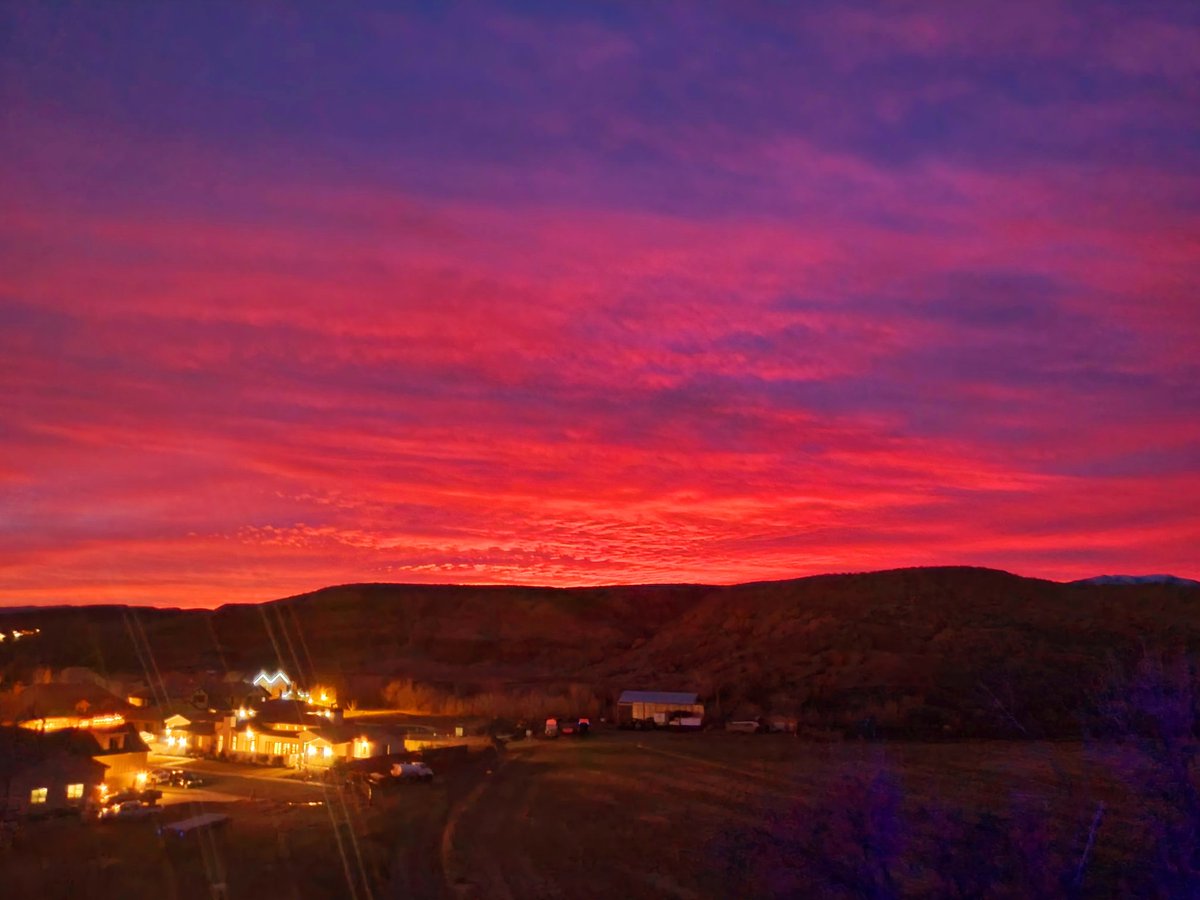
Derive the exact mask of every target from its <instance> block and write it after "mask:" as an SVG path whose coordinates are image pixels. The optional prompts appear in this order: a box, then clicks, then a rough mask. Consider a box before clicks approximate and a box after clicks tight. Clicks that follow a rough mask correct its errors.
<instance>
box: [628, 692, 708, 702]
mask: <svg viewBox="0 0 1200 900" xmlns="http://www.w3.org/2000/svg"><path fill="white" fill-rule="evenodd" d="M617 702H618V703H663V704H666V705H668V706H672V705H674V706H692V705H694V704H696V703H699V702H700V695H699V694H687V693H680V692H678V691H624V692H622V694H621V699H620V700H618V701H617Z"/></svg>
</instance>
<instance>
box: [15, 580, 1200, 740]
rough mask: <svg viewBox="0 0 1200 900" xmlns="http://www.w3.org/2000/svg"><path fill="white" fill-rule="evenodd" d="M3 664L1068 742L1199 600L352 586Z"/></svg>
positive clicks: (1148, 589)
mask: <svg viewBox="0 0 1200 900" xmlns="http://www.w3.org/2000/svg"><path fill="white" fill-rule="evenodd" d="M0 621H3V622H8V623H12V624H13V625H25V626H36V627H40V628H41V629H42V633H41V634H40V635H38V636H37V637H36V638H34V639H30V640H26V641H22V642H20V643H18V644H13V643H12V642H8V643H6V644H5V645H4V646H3V647H0V665H4V666H7V671H8V674H9V677H13V676H17V675H19V674H20V670H21V669H22V668H27V667H28V666H30V665H32V664H35V663H36V664H40V665H50V666H63V665H87V666H92V667H94V668H96V669H98V670H100V671H103V672H131V671H132V672H143V671H149V672H153V671H154V670H155V669H156V668H157V670H159V671H168V670H179V669H194V670H204V669H212V670H231V669H243V670H244V669H257V668H259V667H264V666H266V667H273V666H282V667H284V668H286V669H288V670H289V671H292V672H299V673H303V674H306V675H307V676H308V677H310V678H318V677H319V678H322V679H331V680H336V679H338V678H344V677H348V676H350V675H353V676H361V675H364V674H365V675H374V676H377V683H378V684H382V683H383V682H384V681H385V680H386V679H387V678H389V677H392V676H402V677H405V678H413V679H417V680H426V681H430V682H440V683H444V684H453V685H455V686H456V687H457V689H459V690H460V691H461V690H470V689H472V688H475V687H478V688H482V687H484V686H489V687H491V688H492V689H494V688H495V687H496V686H497V685H502V686H503V685H514V684H523V685H529V684H537V683H548V682H554V683H566V682H577V683H585V684H589V685H594V686H596V687H597V688H598V689H599V691H600V693H601V694H602V695H603V694H605V693H608V692H613V691H617V690H619V689H621V688H624V687H658V688H663V689H671V688H678V689H694V690H699V691H701V692H702V693H704V694H705V695H706V696H707V697H709V698H710V699H711V700H713V701H714V702H716V703H719V704H720V707H721V711H722V712H725V713H737V714H759V713H766V712H780V713H788V714H799V715H800V716H801V717H802V718H803V717H807V718H809V719H811V720H812V721H813V722H820V723H826V724H830V723H832V724H839V725H845V724H847V723H856V722H862V721H865V720H868V719H870V720H873V724H872V725H869V726H868V727H874V726H876V725H877V726H878V727H880V728H883V729H893V730H897V731H909V732H912V733H921V734H926V735H928V734H931V733H940V734H948V735H956V734H965V733H970V734H981V733H987V734H993V733H1003V732H1004V731H1005V730H1009V731H1011V730H1013V729H1014V728H1027V729H1029V730H1030V731H1031V732H1038V733H1041V734H1059V733H1071V732H1072V731H1074V730H1077V728H1078V722H1079V712H1080V710H1081V708H1082V706H1084V705H1086V703H1087V701H1088V699H1089V697H1091V696H1093V695H1095V694H1096V693H1097V692H1098V691H1101V690H1102V689H1103V687H1104V684H1105V683H1106V681H1107V680H1108V679H1109V677H1110V675H1112V674H1113V673H1114V672H1116V671H1118V670H1121V669H1125V668H1128V666H1129V665H1130V663H1131V662H1132V660H1133V659H1135V658H1136V657H1138V656H1139V655H1141V654H1142V653H1143V652H1144V650H1145V648H1147V647H1149V648H1151V649H1153V650H1163V651H1166V652H1168V653H1173V652H1180V651H1183V652H1197V651H1200V590H1197V589H1195V588H1190V587H1186V586H1179V585H1163V584H1139V585H1132V586H1122V585H1088V584H1069V585H1068V584H1058V583H1054V582H1048V581H1041V580H1036V579H1029V578H1020V577H1018V576H1015V575H1010V574H1007V573H1004V572H997V571H993V570H988V569H972V568H929V569H904V570H895V571H888V572H876V573H868V574H862V575H830V576H820V577H816V578H805V579H799V580H794V581H782V582H767V583H761V584H747V585H737V586H732V587H711V586H700V585H679V586H634V587H610V588H594V589H572V590H559V589H550V588H521V587H459V586H420V585H382V584H381V585H350V586H343V587H333V588H326V589H324V590H320V591H316V592H314V593H311V594H305V595H301V596H297V597H290V598H286V599H283V600H277V601H273V602H270V603H263V604H258V605H237V606H225V607H222V608H220V609H217V610H212V611H194V610H189V611H183V610H149V609H129V608H122V607H103V608H101V607H92V608H59V609H48V610H40V611H28V610H25V611H20V612H14V613H12V614H9V615H7V616H4V617H3V619H2V620H0Z"/></svg>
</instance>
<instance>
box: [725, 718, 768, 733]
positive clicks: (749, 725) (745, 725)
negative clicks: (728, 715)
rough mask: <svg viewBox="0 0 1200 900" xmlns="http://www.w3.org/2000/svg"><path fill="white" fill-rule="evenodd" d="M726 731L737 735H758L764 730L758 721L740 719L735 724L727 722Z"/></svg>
mask: <svg viewBox="0 0 1200 900" xmlns="http://www.w3.org/2000/svg"><path fill="white" fill-rule="evenodd" d="M725 730H726V731H732V732H735V733H737V734H758V733H759V732H760V731H762V730H763V726H762V723H761V722H759V721H758V720H757V719H738V720H735V721H733V722H726V723H725Z"/></svg>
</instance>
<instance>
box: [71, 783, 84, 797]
mask: <svg viewBox="0 0 1200 900" xmlns="http://www.w3.org/2000/svg"><path fill="white" fill-rule="evenodd" d="M82 796H83V785H82V784H68V785H67V799H68V800H78V799H79V798H80V797H82Z"/></svg>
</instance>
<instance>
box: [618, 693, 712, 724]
mask: <svg viewBox="0 0 1200 900" xmlns="http://www.w3.org/2000/svg"><path fill="white" fill-rule="evenodd" d="M703 718H704V704H703V703H701V702H700V695H699V694H689V693H683V692H678V691H625V692H624V693H622V694H621V697H620V699H619V700H617V725H619V726H620V727H622V728H633V727H636V726H638V725H645V724H654V725H659V726H665V725H668V724H670V722H671V720H673V719H675V720H681V719H689V720H694V719H703Z"/></svg>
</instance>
